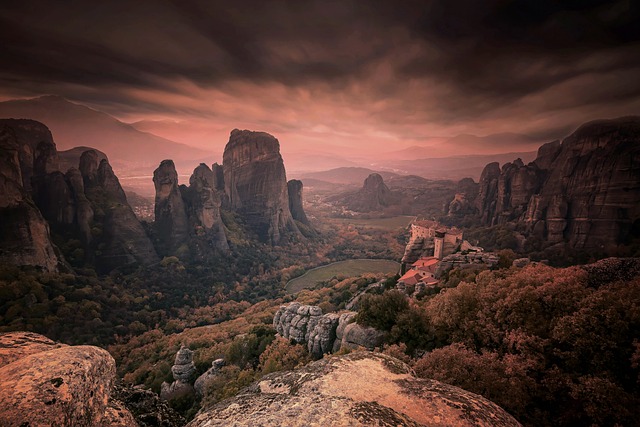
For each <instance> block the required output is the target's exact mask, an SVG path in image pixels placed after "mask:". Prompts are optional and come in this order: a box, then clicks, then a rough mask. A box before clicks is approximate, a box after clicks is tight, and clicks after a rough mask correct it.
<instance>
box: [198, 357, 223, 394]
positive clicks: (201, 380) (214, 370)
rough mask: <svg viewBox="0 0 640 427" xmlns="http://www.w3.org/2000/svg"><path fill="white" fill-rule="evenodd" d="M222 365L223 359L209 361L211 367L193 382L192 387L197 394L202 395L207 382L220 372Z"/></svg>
mask: <svg viewBox="0 0 640 427" xmlns="http://www.w3.org/2000/svg"><path fill="white" fill-rule="evenodd" d="M223 366H224V359H216V360H214V361H213V362H211V367H210V368H209V369H207V370H206V371H205V373H204V374H202V375H200V376H199V377H198V378H197V379H196V381H195V382H194V383H193V388H194V389H195V390H196V393H197V394H198V396H204V393H205V391H206V387H207V384H208V383H209V382H210V381H211V380H212V379H213V378H215V377H216V376H217V375H218V374H219V373H220V369H222V367H223Z"/></svg>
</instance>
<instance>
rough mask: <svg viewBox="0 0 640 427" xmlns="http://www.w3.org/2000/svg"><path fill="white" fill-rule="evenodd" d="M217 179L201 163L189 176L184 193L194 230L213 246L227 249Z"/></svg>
mask: <svg viewBox="0 0 640 427" xmlns="http://www.w3.org/2000/svg"><path fill="white" fill-rule="evenodd" d="M216 181H217V179H216V174H215V173H214V172H213V171H212V170H211V169H209V166H207V165H205V164H204V163H201V164H200V166H198V167H197V168H195V169H194V171H193V175H191V178H189V188H185V189H184V190H183V191H182V193H183V198H184V199H185V205H186V206H187V216H188V218H189V223H190V225H191V230H192V232H193V233H195V235H198V236H202V237H205V238H206V239H207V241H208V242H209V243H210V244H211V246H212V247H214V248H216V249H219V250H222V251H226V250H228V249H229V244H228V243H227V236H226V234H225V231H224V225H223V223H222V218H221V216H220V206H221V200H220V191H218V190H217V189H216V184H217V182H216Z"/></svg>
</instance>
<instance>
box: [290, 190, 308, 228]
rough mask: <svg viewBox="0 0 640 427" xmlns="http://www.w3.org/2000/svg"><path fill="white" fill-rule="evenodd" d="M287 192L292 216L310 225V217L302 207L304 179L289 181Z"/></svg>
mask: <svg viewBox="0 0 640 427" xmlns="http://www.w3.org/2000/svg"><path fill="white" fill-rule="evenodd" d="M287 192H288V193H289V210H290V211H291V216H293V219H295V220H296V221H300V222H301V223H303V224H305V225H309V219H308V218H307V214H305V213H304V208H303V207H302V181H300V180H299V179H292V180H290V181H289V182H287Z"/></svg>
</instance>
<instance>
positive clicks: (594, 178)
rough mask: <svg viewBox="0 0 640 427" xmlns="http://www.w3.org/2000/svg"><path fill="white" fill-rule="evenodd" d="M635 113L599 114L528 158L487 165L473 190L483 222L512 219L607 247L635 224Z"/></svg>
mask: <svg viewBox="0 0 640 427" xmlns="http://www.w3.org/2000/svg"><path fill="white" fill-rule="evenodd" d="M639 200H640V118H638V117H626V118H620V119H615V120H599V121H594V122H590V123H587V124H585V125H583V126H581V127H580V128H579V129H578V130H576V131H575V132H574V133H573V134H571V135H570V136H568V137H567V138H565V139H564V140H563V141H562V143H560V142H558V141H554V142H551V143H548V144H545V145H543V146H542V147H540V149H539V150H538V156H537V158H536V160H535V161H534V162H532V163H530V164H528V165H524V164H523V163H522V162H521V161H519V160H516V161H514V162H513V163H507V164H505V165H504V166H503V167H502V169H501V170H500V169H499V167H498V164H497V163H491V164H489V165H487V167H486V168H485V170H484V171H483V173H482V176H481V178H480V191H479V194H478V197H477V198H476V207H477V208H478V211H479V214H480V217H481V221H482V223H483V224H485V225H495V224H503V223H506V222H510V221H519V222H521V223H524V224H525V225H526V227H527V232H528V234H529V235H535V236H538V237H540V238H542V239H544V240H546V241H547V242H549V243H559V242H567V243H568V244H569V245H570V246H572V247H574V248H577V249H599V250H604V251H606V250H608V249H610V248H612V247H615V246H616V245H618V244H620V243H625V242H626V241H628V239H630V238H633V237H636V238H637V237H640V236H638V233H639V232H638V230H640V204H639V203H638V201H639Z"/></svg>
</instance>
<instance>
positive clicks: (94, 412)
mask: <svg viewBox="0 0 640 427" xmlns="http://www.w3.org/2000/svg"><path fill="white" fill-rule="evenodd" d="M0 345H1V348H2V353H4V357H3V358H2V360H3V364H2V365H0V408H2V409H1V410H0V424H1V425H2V426H7V427H11V426H16V427H18V426H26V425H29V426H51V425H91V426H105V427H106V426H111V425H116V426H135V425H136V424H135V423H133V418H132V416H131V414H130V413H128V411H127V410H126V409H124V408H123V407H122V405H121V404H120V403H119V402H117V401H112V400H110V394H111V389H112V385H113V381H114V380H115V372H116V371H115V369H116V368H115V362H114V360H113V358H112V357H111V355H109V353H107V352H106V351H105V350H102V349H100V348H97V347H93V346H75V347H72V346H63V345H57V344H55V343H53V342H52V341H50V340H48V339H47V338H46V337H43V336H41V335H37V334H33V333H24V332H16V333H10V334H2V335H0ZM58 423H59V424H58Z"/></svg>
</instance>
